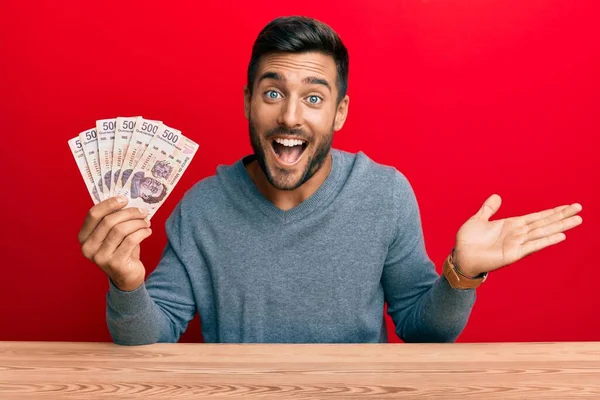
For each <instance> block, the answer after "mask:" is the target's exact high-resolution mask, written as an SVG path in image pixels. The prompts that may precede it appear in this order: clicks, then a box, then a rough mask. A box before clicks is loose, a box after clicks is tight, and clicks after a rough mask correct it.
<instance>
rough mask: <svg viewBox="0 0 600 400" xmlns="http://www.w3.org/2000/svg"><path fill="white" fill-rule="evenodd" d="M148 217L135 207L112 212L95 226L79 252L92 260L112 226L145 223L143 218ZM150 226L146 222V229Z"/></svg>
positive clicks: (145, 212) (143, 211) (144, 212)
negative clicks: (131, 222)
mask: <svg viewBox="0 0 600 400" xmlns="http://www.w3.org/2000/svg"><path fill="white" fill-rule="evenodd" d="M147 215H148V212H147V211H146V210H143V209H138V208H135V207H132V208H126V209H124V210H119V211H117V212H113V213H112V214H110V215H107V216H105V217H104V218H102V221H100V223H99V224H97V225H96V229H94V231H93V232H92V234H91V235H89V236H88V238H87V239H86V240H85V241H84V243H83V245H82V246H81V251H82V253H83V255H84V256H85V257H87V258H89V259H93V257H94V255H95V254H96V252H97V251H98V250H99V249H100V246H102V244H103V243H104V240H105V239H106V237H107V235H108V234H109V232H110V231H111V230H112V229H113V227H114V226H116V225H118V224H121V223H123V222H126V221H131V220H136V219H137V220H140V221H145V220H144V219H143V218H144V217H145V216H147ZM148 226H150V222H149V221H147V222H146V227H148Z"/></svg>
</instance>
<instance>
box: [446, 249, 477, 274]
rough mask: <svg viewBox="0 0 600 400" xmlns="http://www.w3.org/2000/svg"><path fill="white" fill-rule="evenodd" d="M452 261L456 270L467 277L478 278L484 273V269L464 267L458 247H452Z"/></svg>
mask: <svg viewBox="0 0 600 400" xmlns="http://www.w3.org/2000/svg"><path fill="white" fill-rule="evenodd" d="M451 261H452V264H454V269H455V270H456V272H458V273H459V274H460V275H462V276H464V277H465V278H468V279H477V278H479V277H481V275H482V274H483V272H482V271H478V270H476V269H474V268H468V267H464V266H463V264H462V263H461V261H460V259H459V257H458V255H457V252H456V248H454V249H452V253H451Z"/></svg>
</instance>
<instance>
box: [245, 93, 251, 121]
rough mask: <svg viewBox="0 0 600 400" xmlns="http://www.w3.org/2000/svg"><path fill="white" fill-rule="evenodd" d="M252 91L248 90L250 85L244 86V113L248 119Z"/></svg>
mask: <svg viewBox="0 0 600 400" xmlns="http://www.w3.org/2000/svg"><path fill="white" fill-rule="evenodd" d="M251 97H252V96H251V95H250V91H249V90H248V86H244V115H245V116H246V119H250V99H251Z"/></svg>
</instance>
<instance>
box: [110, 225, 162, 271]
mask: <svg viewBox="0 0 600 400" xmlns="http://www.w3.org/2000/svg"><path fill="white" fill-rule="evenodd" d="M150 235H152V229H150V228H145V229H140V230H138V231H135V232H134V233H132V234H131V235H129V236H127V237H126V238H125V239H124V240H123V242H122V243H121V245H120V246H119V247H118V248H117V250H116V251H115V252H114V253H113V259H114V260H115V262H119V263H123V262H125V261H126V260H128V259H130V258H131V255H132V253H133V251H134V250H135V249H136V248H139V247H137V246H139V244H140V243H142V241H143V240H144V239H146V238H147V237H148V236H150Z"/></svg>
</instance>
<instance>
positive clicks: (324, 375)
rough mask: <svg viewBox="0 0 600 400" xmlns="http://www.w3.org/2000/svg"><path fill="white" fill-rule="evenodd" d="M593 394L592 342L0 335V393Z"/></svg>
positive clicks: (597, 387)
mask: <svg viewBox="0 0 600 400" xmlns="http://www.w3.org/2000/svg"><path fill="white" fill-rule="evenodd" d="M92 398H93V399H102V398H107V399H184V398H197V399H204V398H210V399H230V398H252V399H259V398H262V399H357V398H367V399H397V398H444V399H463V398H472V399H538V398H547V399H569V398H595V399H600V342H562V343H471V344H467V343H447V344H350V345H349V344H334V345H325V344H319V345H307V344H292V345H289V344H269V345H264V344H243V345H242V344H183V343H179V344H154V345H148V346H133V347H125V346H117V345H115V344H112V343H66V342H0V399H2V400H4V399H92Z"/></svg>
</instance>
